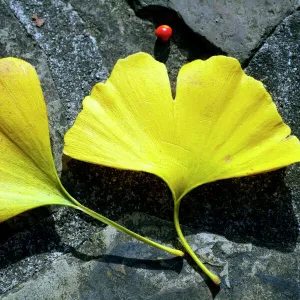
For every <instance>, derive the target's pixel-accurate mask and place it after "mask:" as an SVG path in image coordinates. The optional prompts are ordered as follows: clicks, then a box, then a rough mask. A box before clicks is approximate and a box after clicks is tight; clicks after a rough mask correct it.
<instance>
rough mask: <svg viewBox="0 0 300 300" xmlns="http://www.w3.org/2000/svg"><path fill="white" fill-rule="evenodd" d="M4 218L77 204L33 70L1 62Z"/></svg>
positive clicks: (0, 208) (0, 209) (0, 195)
mask: <svg viewBox="0 0 300 300" xmlns="http://www.w3.org/2000/svg"><path fill="white" fill-rule="evenodd" d="M0 155H1V157H0V222H2V221H5V220H7V219H9V218H11V217H13V216H15V215H17V214H19V213H21V212H24V211H26V210H28V209H32V208H34V207H38V206H42V205H47V204H60V205H68V206H70V205H71V206H72V203H71V202H70V201H69V200H67V199H66V197H65V192H64V190H63V189H62V187H61V185H60V182H59V179H58V177H57V174H56V170H55V166H54V162H53V158H52V153H51V147H50V139H49V130H48V120H47V112H46V106H45V102H44V98H43V94H42V91H41V88H40V84H39V80H38V77H37V75H36V72H35V70H34V68H33V67H32V66H31V65H30V64H28V63H26V62H25V61H22V60H19V59H16V58H4V59H1V60H0Z"/></svg>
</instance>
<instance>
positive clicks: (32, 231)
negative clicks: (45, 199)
mask: <svg viewBox="0 0 300 300" xmlns="http://www.w3.org/2000/svg"><path fill="white" fill-rule="evenodd" d="M50 214H51V213H50V211H49V210H48V208H47V207H41V208H37V209H34V210H31V211H28V212H25V213H23V214H21V215H18V216H16V217H14V218H12V219H10V220H8V221H6V222H4V223H1V224H0V233H1V234H0V269H4V268H6V267H7V266H9V265H12V264H14V263H16V262H18V261H20V260H23V259H25V258H27V257H30V256H33V255H35V254H42V253H46V252H51V251H54V250H55V251H62V252H65V251H67V249H66V247H64V246H63V245H62V244H61V243H60V237H59V236H58V235H57V233H56V231H55V227H54V221H53V219H52V218H51V217H50Z"/></svg>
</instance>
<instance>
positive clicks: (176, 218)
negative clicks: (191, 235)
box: [174, 199, 221, 285]
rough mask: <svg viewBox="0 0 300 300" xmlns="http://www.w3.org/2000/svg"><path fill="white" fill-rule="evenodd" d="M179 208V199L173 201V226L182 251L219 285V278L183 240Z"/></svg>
mask: <svg viewBox="0 0 300 300" xmlns="http://www.w3.org/2000/svg"><path fill="white" fill-rule="evenodd" d="M179 207H180V199H179V200H174V224H175V228H176V231H177V234H178V237H179V239H180V242H181V244H182V246H183V247H184V249H185V250H186V251H187V253H188V254H189V255H190V256H191V257H192V259H193V260H194V261H195V263H196V264H197V265H198V266H199V268H200V269H201V270H202V271H203V272H204V273H205V274H206V275H207V276H208V277H209V278H210V279H211V280H212V281H213V282H214V283H215V284H216V285H220V284H221V280H220V278H219V277H218V276H217V275H215V274H213V273H212V272H211V271H209V270H208V269H207V268H206V266H205V265H204V264H203V263H202V261H201V260H200V259H199V258H198V256H197V255H196V254H195V252H194V251H193V250H192V248H191V247H190V245H189V244H188V242H187V240H186V239H185V237H184V235H183V233H182V231H181V228H180V223H179Z"/></svg>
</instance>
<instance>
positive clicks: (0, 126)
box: [0, 58, 183, 256]
mask: <svg viewBox="0 0 300 300" xmlns="http://www.w3.org/2000/svg"><path fill="white" fill-rule="evenodd" d="M0 154H1V156H0V222H3V221H5V220H7V219H9V218H11V217H13V216H15V215H17V214H20V213H22V212H24V211H26V210H29V209H32V208H35V207H39V206H43V205H52V204H56V205H64V206H69V207H73V208H75V209H78V210H81V211H83V212H85V213H86V214H88V215H90V216H92V217H93V218H95V219H97V220H100V221H102V222H103V223H105V224H108V225H111V226H113V227H115V228H116V229H118V230H120V231H123V232H125V233H127V234H129V235H131V236H132V237H134V238H136V239H138V240H140V241H143V242H145V243H147V244H149V245H151V246H154V247H157V248H159V249H162V250H164V251H167V252H169V253H171V254H173V255H178V256H182V255H183V252H182V251H180V250H176V249H172V248H169V247H166V246H163V245H160V244H158V243H156V242H154V241H151V240H148V239H146V238H144V237H142V236H140V235H138V234H136V233H135V232H132V231H130V230H128V229H127V228H125V227H122V226H121V225H119V224H117V223H115V222H113V221H111V220H110V219H107V218H105V217H104V216H102V215H100V214H97V213H96V212H94V211H92V210H90V209H88V208H87V207H84V206H83V205H81V204H80V203H79V202H77V201H76V200H75V199H74V198H72V197H71V196H70V195H69V194H68V192H67V191H66V190H65V189H64V187H63V186H62V184H61V182H60V180H59V178H58V175H57V172H56V169H55V166H54V161H53V157H52V153H51V146H50V138H49V128H48V120H47V112H46V105H45V102H44V98H43V94H42V90H41V87H40V83H39V80H38V76H37V74H36V72H35V69H34V68H33V67H32V66H31V65H30V64H28V63H26V62H25V61H23V60H20V59H16V58H4V59H1V60H0Z"/></svg>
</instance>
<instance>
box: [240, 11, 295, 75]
mask: <svg viewBox="0 0 300 300" xmlns="http://www.w3.org/2000/svg"><path fill="white" fill-rule="evenodd" d="M299 10H300V7H298V8H296V9H295V10H294V11H292V12H290V13H287V14H286V15H285V16H284V17H283V18H282V19H281V20H280V21H279V22H278V24H277V25H275V26H273V28H272V29H271V30H270V32H269V33H268V34H266V35H265V37H264V38H263V39H262V41H261V42H260V43H259V45H258V46H257V47H255V48H254V49H253V52H252V54H251V55H250V56H249V58H247V59H246V60H245V61H244V63H243V64H242V67H243V69H246V68H247V67H248V66H249V64H250V62H251V61H252V59H253V57H254V56H255V54H256V53H258V52H259V50H260V49H261V47H262V46H263V45H264V44H265V42H266V41H267V39H268V38H269V37H271V36H272V35H273V34H274V32H275V31H276V29H277V28H278V27H279V26H281V24H282V23H283V22H284V20H285V19H286V18H288V17H290V16H292V15H293V14H294V13H295V12H296V11H299Z"/></svg>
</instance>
